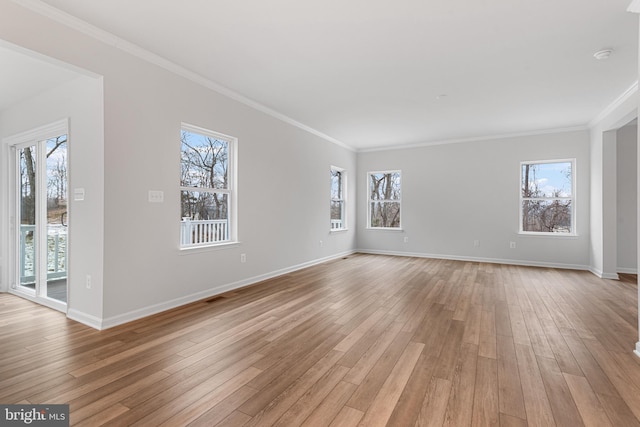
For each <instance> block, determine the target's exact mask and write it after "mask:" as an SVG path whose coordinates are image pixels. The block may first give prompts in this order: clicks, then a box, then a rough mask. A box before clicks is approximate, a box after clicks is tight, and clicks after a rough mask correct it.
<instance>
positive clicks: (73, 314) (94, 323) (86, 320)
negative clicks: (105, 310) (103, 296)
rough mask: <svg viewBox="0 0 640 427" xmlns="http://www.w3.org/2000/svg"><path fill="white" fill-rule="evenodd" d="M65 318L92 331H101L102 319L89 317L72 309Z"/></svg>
mask: <svg viewBox="0 0 640 427" xmlns="http://www.w3.org/2000/svg"><path fill="white" fill-rule="evenodd" d="M67 317H68V318H69V319H71V320H75V321H76V322H80V323H82V324H85V325H87V326H90V327H92V328H94V329H98V330H100V329H103V326H102V319H100V318H99V317H95V316H91V315H89V314H86V313H83V312H81V311H78V310H74V309H70V310H69V311H68V312H67Z"/></svg>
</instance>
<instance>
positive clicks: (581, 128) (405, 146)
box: [357, 125, 589, 153]
mask: <svg viewBox="0 0 640 427" xmlns="http://www.w3.org/2000/svg"><path fill="white" fill-rule="evenodd" d="M586 130H589V126H587V125H580V126H570V127H564V128H554V129H540V130H532V131H528V132H517V133H502V134H494V135H484V136H474V137H470V138H459V139H442V140H438V141H425V142H417V143H414V144H400V145H393V146H384V147H372V148H360V149H358V150H357V152H358V153H371V152H376V151H389V150H403V149H411V148H421V147H430V146H432V145H446V144H460V143H464V142H476V141H492V140H496V139H507V138H521V137H525V136H538V135H548V134H554V133H566V132H579V131H586Z"/></svg>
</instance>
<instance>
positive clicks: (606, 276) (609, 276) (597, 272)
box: [589, 267, 620, 280]
mask: <svg viewBox="0 0 640 427" xmlns="http://www.w3.org/2000/svg"><path fill="white" fill-rule="evenodd" d="M589 271H590V272H592V273H593V274H595V275H596V276H598V277H599V278H601V279H610V280H620V276H618V273H605V272H604V271H602V270H599V269H597V268H594V267H589Z"/></svg>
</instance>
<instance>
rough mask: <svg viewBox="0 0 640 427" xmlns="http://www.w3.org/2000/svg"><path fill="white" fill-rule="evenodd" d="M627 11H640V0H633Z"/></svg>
mask: <svg viewBox="0 0 640 427" xmlns="http://www.w3.org/2000/svg"><path fill="white" fill-rule="evenodd" d="M627 12H631V13H640V0H633V1H632V2H631V4H630V5H629V7H628V8H627Z"/></svg>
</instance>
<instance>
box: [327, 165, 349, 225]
mask: <svg viewBox="0 0 640 427" xmlns="http://www.w3.org/2000/svg"><path fill="white" fill-rule="evenodd" d="M329 171H330V173H331V172H333V171H336V172H338V173H339V174H340V192H341V193H342V198H341V199H335V201H341V202H342V228H336V229H333V228H331V227H329V233H333V232H336V231H346V230H347V227H348V224H347V216H348V215H347V175H348V174H347V170H346V169H345V168H341V167H339V166H333V165H331V166H330V169H329ZM332 185H333V182H332V181H331V176H330V181H329V225H331V204H332V203H333V202H334V199H333V197H331V186H332Z"/></svg>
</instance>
